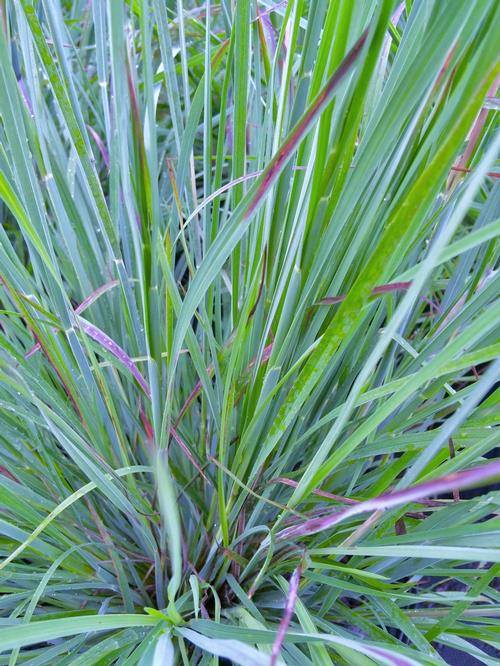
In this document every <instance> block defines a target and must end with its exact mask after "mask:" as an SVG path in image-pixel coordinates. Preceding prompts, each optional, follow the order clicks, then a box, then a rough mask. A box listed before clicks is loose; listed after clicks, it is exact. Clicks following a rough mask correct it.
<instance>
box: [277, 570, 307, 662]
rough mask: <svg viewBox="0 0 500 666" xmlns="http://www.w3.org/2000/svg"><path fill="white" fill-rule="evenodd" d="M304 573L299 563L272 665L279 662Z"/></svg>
mask: <svg viewBox="0 0 500 666" xmlns="http://www.w3.org/2000/svg"><path fill="white" fill-rule="evenodd" d="M301 573H302V567H301V566H300V565H299V566H298V567H297V568H296V569H295V571H294V572H293V574H292V576H291V578H290V585H289V588H288V594H287V597H286V604H285V612H284V613H283V617H282V618H281V622H280V626H279V628H278V632H277V634H276V638H275V640H274V643H273V648H272V651H271V661H270V662H269V663H270V666H276V663H277V662H278V657H279V654H280V650H281V646H282V645H283V641H284V640H285V636H286V631H287V629H288V627H289V625H290V622H291V620H292V616H293V612H294V610H295V604H296V603H297V596H298V594H299V583H300V575H301Z"/></svg>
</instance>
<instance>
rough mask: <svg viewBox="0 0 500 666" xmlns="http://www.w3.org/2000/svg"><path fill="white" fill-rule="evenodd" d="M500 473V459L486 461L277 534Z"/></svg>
mask: <svg viewBox="0 0 500 666" xmlns="http://www.w3.org/2000/svg"><path fill="white" fill-rule="evenodd" d="M497 476H500V462H494V463H490V464H489V465H483V466H482V467H475V468H473V469H469V470H466V471H464V472H457V473H456V474H449V475H447V476H442V477H440V478H438V479H433V480H432V481H427V482H425V483H420V484H418V485H416V486H412V487H411V488H405V489H404V490H398V491H396V492H393V493H387V494H385V495H379V496H378V497H374V498H373V499H369V500H366V501H364V502H360V503H359V504H357V505H355V506H350V507H349V508H347V509H344V510H342V511H337V512H336V513H334V514H333V515H330V516H326V517H322V518H312V519H311V520H307V521H306V522H305V523H302V524H300V525H295V526H293V527H287V528H286V529H284V530H282V531H281V532H279V533H278V534H277V535H276V536H277V539H280V540H283V539H292V538H296V537H303V536H307V535H309V534H316V533H317V532H322V531H323V530H327V529H330V528H331V527H333V526H334V525H337V524H338V523H341V522H342V521H344V520H346V519H347V518H351V517H352V516H357V515H358V514H360V513H365V512H366V511H379V510H385V509H391V508H394V507H396V506H401V505H402V504H408V503H409V502H415V501H418V500H420V499H423V498H425V497H429V496H430V495H437V494H439V493H443V492H447V491H453V490H454V489H455V488H464V487H467V486H471V485H475V484H482V483H484V482H485V481H487V480H489V479H491V478H492V477H497Z"/></svg>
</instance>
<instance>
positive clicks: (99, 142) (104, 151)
mask: <svg viewBox="0 0 500 666" xmlns="http://www.w3.org/2000/svg"><path fill="white" fill-rule="evenodd" d="M87 129H88V131H89V132H90V134H91V135H92V138H93V139H94V141H95V142H96V144H97V147H98V148H99V152H100V153H101V157H102V159H103V161H104V164H105V165H106V168H107V169H108V171H109V151H108V149H107V148H106V146H105V144H104V141H103V140H102V139H101V137H100V136H99V134H97V132H96V131H95V129H94V128H93V127H91V126H90V125H87Z"/></svg>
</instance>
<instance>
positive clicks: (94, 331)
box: [78, 317, 151, 398]
mask: <svg viewBox="0 0 500 666" xmlns="http://www.w3.org/2000/svg"><path fill="white" fill-rule="evenodd" d="M78 323H79V325H80V328H81V329H82V331H83V332H84V333H86V334H87V335H88V336H89V338H92V340H95V341H96V342H97V343H98V344H100V345H101V346H102V347H103V348H104V349H106V350H107V351H109V352H110V353H111V354H113V356H114V357H115V358H117V359H118V360H119V361H120V363H121V364H122V365H123V366H125V367H126V368H127V370H129V372H130V373H131V374H132V375H133V377H134V378H135V379H136V380H137V383H138V384H139V386H140V387H141V388H142V390H143V391H144V393H145V394H146V395H147V396H148V398H151V391H150V389H149V384H148V383H147V381H146V380H145V379H144V377H143V376H142V375H141V373H140V372H139V370H138V369H137V367H136V365H135V363H134V362H133V360H132V359H131V358H130V356H129V355H128V354H127V352H126V351H125V350H123V349H122V348H121V347H120V345H119V344H117V343H116V342H115V341H114V340H112V339H111V338H110V337H109V335H106V333H104V331H101V329H100V328H97V326H94V324H91V323H90V322H88V321H87V320H86V319H83V318H82V317H78Z"/></svg>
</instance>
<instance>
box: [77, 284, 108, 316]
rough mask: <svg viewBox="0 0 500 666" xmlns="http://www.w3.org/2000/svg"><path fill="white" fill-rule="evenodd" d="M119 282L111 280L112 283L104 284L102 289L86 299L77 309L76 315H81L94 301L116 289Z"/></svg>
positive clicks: (98, 289) (96, 290) (99, 288)
mask: <svg viewBox="0 0 500 666" xmlns="http://www.w3.org/2000/svg"><path fill="white" fill-rule="evenodd" d="M118 284H119V282H118V280H111V282H106V284H103V285H102V286H101V287H97V289H95V290H94V291H93V292H92V293H91V294H89V295H88V296H87V298H85V299H84V300H83V301H82V302H81V303H80V305H78V307H76V308H75V313H76V314H81V313H82V312H83V311H84V310H86V309H87V308H88V307H89V306H91V305H92V303H93V302H94V301H96V300H97V299H98V298H99V296H102V295H103V294H105V293H106V292H107V291H110V290H111V289H113V288H114V287H116V286H118Z"/></svg>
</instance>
